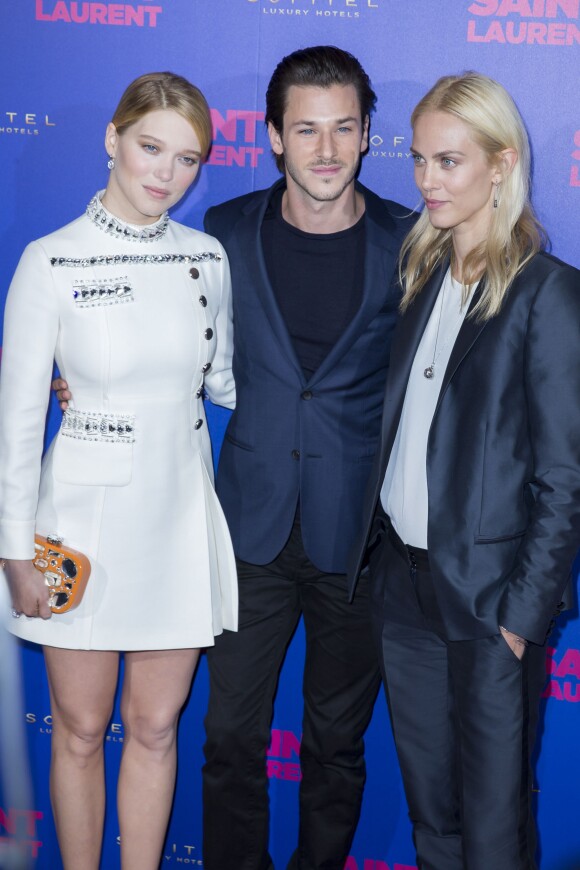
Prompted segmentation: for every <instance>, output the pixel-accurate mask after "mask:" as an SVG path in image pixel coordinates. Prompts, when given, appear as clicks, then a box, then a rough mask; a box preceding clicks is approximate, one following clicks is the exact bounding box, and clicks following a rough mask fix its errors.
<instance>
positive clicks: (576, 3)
mask: <svg viewBox="0 0 580 870" xmlns="http://www.w3.org/2000/svg"><path fill="white" fill-rule="evenodd" d="M558 9H561V10H562V12H563V13H564V15H565V16H566V17H567V18H578V15H580V0H546V18H556V17H557V16H558Z"/></svg>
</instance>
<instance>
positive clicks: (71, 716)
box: [44, 647, 119, 870]
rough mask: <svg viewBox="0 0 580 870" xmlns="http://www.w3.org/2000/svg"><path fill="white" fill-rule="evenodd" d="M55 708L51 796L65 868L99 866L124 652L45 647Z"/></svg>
mask: <svg viewBox="0 0 580 870" xmlns="http://www.w3.org/2000/svg"><path fill="white" fill-rule="evenodd" d="M44 658H45V661H46V670H47V673H48V682H49V687H50V698H51V708H52V757H51V770H50V795H51V802H52V809H53V813H54V819H55V823H56V830H57V834H58V842H59V846H60V851H61V855H62V861H63V864H64V867H65V870H98V867H99V859H100V854H101V842H102V836H103V818H104V812H105V778H104V768H103V738H104V734H105V729H106V727H107V724H108V722H109V719H110V718H111V712H112V709H113V700H114V697H115V688H116V685H117V675H118V669H119V654H118V653H116V652H106V651H105V652H103V651H99V650H69V649H58V648H56V647H45V648H44Z"/></svg>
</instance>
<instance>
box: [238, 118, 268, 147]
mask: <svg viewBox="0 0 580 870" xmlns="http://www.w3.org/2000/svg"><path fill="white" fill-rule="evenodd" d="M237 115H238V118H239V120H240V121H243V122H244V142H255V141H256V125H257V122H258V121H263V120H264V112H246V111H245V110H242V111H239V112H238V113H237Z"/></svg>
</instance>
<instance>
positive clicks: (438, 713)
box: [370, 512, 545, 870]
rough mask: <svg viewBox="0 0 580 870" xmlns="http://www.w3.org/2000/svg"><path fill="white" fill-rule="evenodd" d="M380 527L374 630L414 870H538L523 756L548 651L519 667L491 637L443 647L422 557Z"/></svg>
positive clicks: (530, 654) (534, 649)
mask: <svg viewBox="0 0 580 870" xmlns="http://www.w3.org/2000/svg"><path fill="white" fill-rule="evenodd" d="M379 513H381V512H379ZM377 523H379V525H380V524H381V523H382V534H381V531H379V534H378V535H377V534H375V544H376V547H375V550H374V552H373V553H372V555H371V560H370V570H371V601H372V604H373V631H374V636H375V639H376V642H377V645H378V648H379V650H380V655H381V659H382V671H383V680H384V685H385V689H386V694H387V700H388V705H389V712H390V715H391V722H392V726H393V734H394V738H395V744H396V747H397V754H398V757H399V762H400V765H401V772H402V775H403V782H404V786H405V793H406V796H407V803H408V806H409V814H410V817H411V821H412V824H413V837H414V842H415V848H416V851H417V866H418V868H419V870H491V868H493V870H535V868H536V866H537V865H536V862H535V858H534V852H535V843H536V841H535V829H534V823H533V818H532V813H531V807H530V801H531V792H532V779H531V769H530V755H531V751H532V747H533V742H534V736H535V729H536V724H537V711H538V705H539V700H540V695H541V691H542V687H543V685H544V682H545V649H544V648H542V647H538V646H534V645H532V644H530V646H529V647H528V648H527V650H526V652H525V653H524V658H523V659H522V660H521V661H520V660H519V659H518V658H517V656H515V655H514V653H513V652H512V650H511V649H510V647H509V646H508V644H507V643H506V641H505V640H504V638H503V637H502V636H501V635H500V634H499V631H498V634H496V635H493V636H491V637H485V638H481V639H477V640H465V641H449V640H448V639H447V638H446V637H445V628H444V625H443V622H442V619H441V613H440V609H439V606H438V601H437V597H436V591H435V587H434V583H433V578H432V575H431V573H430V571H429V566H428V557H427V554H426V551H424V550H413V549H412V548H407V547H405V545H404V544H403V543H402V542H401V540H400V539H399V538H398V536H397V535H396V533H395V532H394V530H393V529H392V527H390V523H389V522H388V520H387V519H386V518H384V514H383V515H382V517H381V516H378V517H377V519H376V520H375V524H377ZM375 532H376V527H375Z"/></svg>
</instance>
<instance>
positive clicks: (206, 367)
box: [201, 363, 211, 375]
mask: <svg viewBox="0 0 580 870" xmlns="http://www.w3.org/2000/svg"><path fill="white" fill-rule="evenodd" d="M210 369H211V363H206V364H205V365H204V366H202V369H201V370H202V372H203V373H204V375H205V373H206V372H209V370H210Z"/></svg>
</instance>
